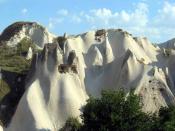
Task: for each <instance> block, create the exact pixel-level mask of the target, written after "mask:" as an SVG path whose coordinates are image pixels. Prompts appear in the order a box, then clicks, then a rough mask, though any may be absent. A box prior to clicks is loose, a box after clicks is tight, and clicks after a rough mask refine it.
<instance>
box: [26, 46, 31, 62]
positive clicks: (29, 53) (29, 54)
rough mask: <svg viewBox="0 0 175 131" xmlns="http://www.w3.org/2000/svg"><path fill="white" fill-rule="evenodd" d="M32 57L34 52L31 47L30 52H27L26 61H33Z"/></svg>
mask: <svg viewBox="0 0 175 131" xmlns="http://www.w3.org/2000/svg"><path fill="white" fill-rule="evenodd" d="M32 56H33V51H32V48H31V47H29V49H28V52H27V56H26V59H27V60H30V59H32Z"/></svg>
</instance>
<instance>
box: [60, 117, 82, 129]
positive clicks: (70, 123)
mask: <svg viewBox="0 0 175 131" xmlns="http://www.w3.org/2000/svg"><path fill="white" fill-rule="evenodd" d="M81 126H82V124H81V123H80V122H79V121H78V119H77V118H73V117H70V118H68V119H67V121H66V123H65V125H64V127H62V128H61V129H60V130H59V131H78V130H80V129H81Z"/></svg>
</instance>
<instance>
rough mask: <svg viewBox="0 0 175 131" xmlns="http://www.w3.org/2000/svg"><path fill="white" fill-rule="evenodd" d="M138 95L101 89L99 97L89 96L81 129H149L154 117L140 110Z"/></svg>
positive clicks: (115, 130)
mask: <svg viewBox="0 0 175 131" xmlns="http://www.w3.org/2000/svg"><path fill="white" fill-rule="evenodd" d="M141 109H142V106H141V104H140V99H139V97H138V96H136V95H134V93H133V92H132V91H131V92H130V94H129V95H128V96H127V97H126V94H125V93H124V92H123V91H122V90H119V91H103V92H102V96H101V98H94V97H90V99H89V100H88V101H87V104H86V105H85V106H84V108H83V114H82V120H83V123H84V126H83V130H87V131H132V130H133V131H140V130H142V131H143V130H146V131H147V130H148V131H149V130H151V129H152V128H153V127H154V119H153V117H151V115H149V114H146V113H143V112H142V110H141Z"/></svg>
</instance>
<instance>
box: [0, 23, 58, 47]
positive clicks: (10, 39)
mask: <svg viewBox="0 0 175 131" xmlns="http://www.w3.org/2000/svg"><path fill="white" fill-rule="evenodd" d="M25 37H27V38H30V39H31V40H32V41H33V42H34V43H35V44H36V45H37V46H38V47H41V48H43V47H44V44H46V43H52V42H53V41H54V38H55V35H53V34H51V33H50V32H48V30H47V29H46V28H44V27H43V26H41V25H39V24H38V23H36V22H16V23H14V24H12V25H10V26H9V27H7V28H6V29H5V30H4V31H3V32H2V34H1V37H0V40H2V41H5V42H6V43H7V45H9V46H15V45H17V44H18V43H19V42H20V41H21V40H22V39H23V38H25Z"/></svg>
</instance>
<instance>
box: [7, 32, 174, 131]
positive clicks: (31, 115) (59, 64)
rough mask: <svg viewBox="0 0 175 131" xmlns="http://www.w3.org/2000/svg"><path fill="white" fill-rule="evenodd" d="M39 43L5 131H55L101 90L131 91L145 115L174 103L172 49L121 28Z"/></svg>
mask: <svg viewBox="0 0 175 131" xmlns="http://www.w3.org/2000/svg"><path fill="white" fill-rule="evenodd" d="M37 38H38V39H40V37H38V36H37ZM42 38H43V37H42ZM41 41H42V42H41ZM41 41H40V42H41V43H40V44H39V46H40V47H43V45H44V44H45V46H44V49H43V51H42V52H41V53H39V54H38V55H34V57H33V61H32V68H31V72H32V73H30V80H28V81H27V83H26V91H25V93H24V95H23V96H22V98H21V100H20V102H19V104H18V107H17V109H16V112H15V114H14V116H13V118H12V121H11V123H10V124H9V126H8V127H7V128H5V129H4V130H5V131H20V130H21V131H23V130H25V131H35V130H38V131H39V130H52V131H54V130H58V129H59V128H61V127H62V126H63V124H64V123H65V121H66V119H67V118H68V117H70V116H74V117H79V115H80V114H81V107H82V106H83V105H84V104H86V100H87V99H88V96H89V95H92V96H94V97H99V96H100V93H101V90H104V89H105V90H106V89H113V90H117V89H119V88H123V89H124V90H125V91H126V92H129V91H130V90H131V89H135V93H136V94H138V95H140V96H141V98H142V101H143V111H145V112H157V111H158V110H159V108H160V107H161V106H168V105H170V104H175V96H174V95H175V86H174V84H175V71H174V65H175V57H174V55H175V53H174V49H173V48H171V50H172V51H171V53H169V54H168V55H167V53H166V55H165V52H166V51H165V50H164V49H163V47H161V46H160V47H159V46H153V45H152V43H151V42H150V41H149V40H148V39H146V38H135V37H133V36H132V35H131V34H129V33H127V32H125V31H123V30H121V29H118V30H117V29H109V30H100V31H98V32H96V31H90V32H87V33H84V34H80V35H77V36H69V37H66V38H65V37H59V38H58V43H57V42H56V43H52V42H51V43H50V44H46V43H48V41H44V40H43V39H42V40H41ZM11 42H12V41H9V45H10V43H11ZM45 42H46V43H45ZM72 66H74V67H73V68H74V69H75V68H76V70H77V72H74V71H72V70H74V69H73V68H72Z"/></svg>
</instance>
